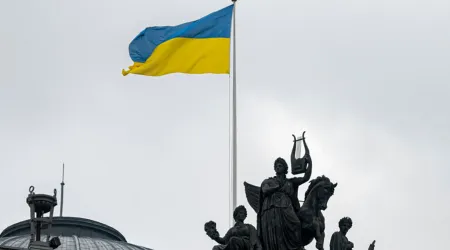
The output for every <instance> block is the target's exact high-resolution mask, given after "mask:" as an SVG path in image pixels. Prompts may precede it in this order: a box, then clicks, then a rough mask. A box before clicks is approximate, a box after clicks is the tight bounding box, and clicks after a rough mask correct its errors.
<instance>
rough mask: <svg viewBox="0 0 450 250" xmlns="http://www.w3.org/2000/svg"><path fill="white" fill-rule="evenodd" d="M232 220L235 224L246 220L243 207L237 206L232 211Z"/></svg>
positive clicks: (245, 210)
mask: <svg viewBox="0 0 450 250" xmlns="http://www.w3.org/2000/svg"><path fill="white" fill-rule="evenodd" d="M233 218H234V220H235V221H236V222H244V220H245V219H246V218H247V209H246V208H245V207H244V206H242V205H241V206H238V207H237V208H235V209H234V212H233Z"/></svg>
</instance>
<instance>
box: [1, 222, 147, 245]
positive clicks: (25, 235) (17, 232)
mask: <svg viewBox="0 0 450 250" xmlns="http://www.w3.org/2000/svg"><path fill="white" fill-rule="evenodd" d="M42 234H43V235H42V236H41V241H43V242H45V241H47V236H46V235H48V234H49V235H50V236H51V237H50V239H51V238H52V237H55V236H58V237H59V239H60V241H61V245H60V246H59V247H58V248H57V249H56V250H151V249H149V248H146V247H141V246H136V245H133V244H130V243H128V242H127V241H126V239H125V237H124V236H123V235H122V234H121V233H120V232H119V231H118V230H116V229H114V228H112V227H110V226H108V225H105V224H103V223H100V222H97V221H94V220H88V219H84V218H79V217H53V223H52V228H51V230H50V233H49V230H48V229H47V228H44V229H43V230H42ZM30 239H31V236H30V220H24V221H21V222H18V223H16V224H13V225H11V226H9V227H7V228H6V229H5V230H3V232H2V233H1V234H0V249H8V250H24V249H28V245H29V243H30Z"/></svg>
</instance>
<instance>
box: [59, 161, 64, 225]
mask: <svg viewBox="0 0 450 250" xmlns="http://www.w3.org/2000/svg"><path fill="white" fill-rule="evenodd" d="M64 185H65V184H64V162H63V171H62V182H61V207H60V210H59V217H62V216H63V205H64Z"/></svg>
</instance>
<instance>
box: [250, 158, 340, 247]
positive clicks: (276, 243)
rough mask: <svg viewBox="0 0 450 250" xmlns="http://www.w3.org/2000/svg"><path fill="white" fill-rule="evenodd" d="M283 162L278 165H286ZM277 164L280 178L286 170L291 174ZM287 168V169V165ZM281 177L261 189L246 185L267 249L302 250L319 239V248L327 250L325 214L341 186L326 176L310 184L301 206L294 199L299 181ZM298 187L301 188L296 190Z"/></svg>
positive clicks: (259, 233) (296, 199)
mask: <svg viewBox="0 0 450 250" xmlns="http://www.w3.org/2000/svg"><path fill="white" fill-rule="evenodd" d="M279 159H280V158H279ZM279 159H277V161H278V163H280V162H281V164H280V165H283V162H282V161H280V160H279ZM277 161H276V162H275V165H276V166H275V170H276V172H277V177H278V176H279V175H280V176H281V174H280V173H281V172H282V171H284V173H287V170H280V171H278V168H277ZM284 163H285V162H284ZM284 165H285V167H287V164H284ZM310 167H311V166H310ZM280 168H281V167H280ZM277 177H272V178H269V179H267V180H265V181H264V182H263V183H262V185H261V187H258V186H254V185H252V184H249V183H247V182H245V183H244V186H245V194H246V197H247V201H248V203H249V204H250V206H251V207H252V208H253V210H255V212H256V213H257V216H258V217H257V232H258V236H259V239H260V241H261V244H262V246H263V249H264V250H285V249H299V250H300V249H304V246H306V245H308V244H310V243H311V242H312V240H313V239H315V240H316V248H317V249H318V250H323V243H324V238H325V232H324V231H325V218H324V216H323V214H322V212H321V211H322V210H325V209H327V204H328V200H329V198H330V197H331V196H332V195H333V194H334V189H335V187H336V186H337V183H336V184H334V183H332V182H331V181H330V179H329V178H327V177H325V176H319V177H317V178H316V179H314V180H312V181H310V184H309V187H308V189H307V191H306V192H305V201H304V203H303V205H301V206H300V204H299V201H298V198H297V197H293V196H294V195H295V194H296V193H297V192H296V191H297V190H298V185H295V181H296V180H295V178H291V179H287V178H286V179H284V180H283V179H282V178H281V177H280V179H281V181H280V180H278V179H277ZM293 179H294V180H293ZM271 182H272V183H271ZM277 182H278V183H277ZM297 184H298V183H297ZM295 186H297V189H295V188H292V187H295ZM294 202H295V203H296V204H294ZM296 208H297V209H296Z"/></svg>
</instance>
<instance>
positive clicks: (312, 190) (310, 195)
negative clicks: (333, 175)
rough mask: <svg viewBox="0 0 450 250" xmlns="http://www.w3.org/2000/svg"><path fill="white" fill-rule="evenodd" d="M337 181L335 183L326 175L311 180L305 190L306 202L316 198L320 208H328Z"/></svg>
mask: <svg viewBox="0 0 450 250" xmlns="http://www.w3.org/2000/svg"><path fill="white" fill-rule="evenodd" d="M336 186H337V183H336V184H334V183H332V182H331V181H330V179H329V178H328V177H326V176H324V175H322V176H319V177H317V178H316V179H314V180H312V181H310V184H309V187H308V189H307V190H306V192H305V202H306V201H307V200H309V199H315V204H316V205H317V208H318V209H319V210H326V209H327V207H328V200H329V199H330V197H331V196H333V194H334V189H335V188H336Z"/></svg>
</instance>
